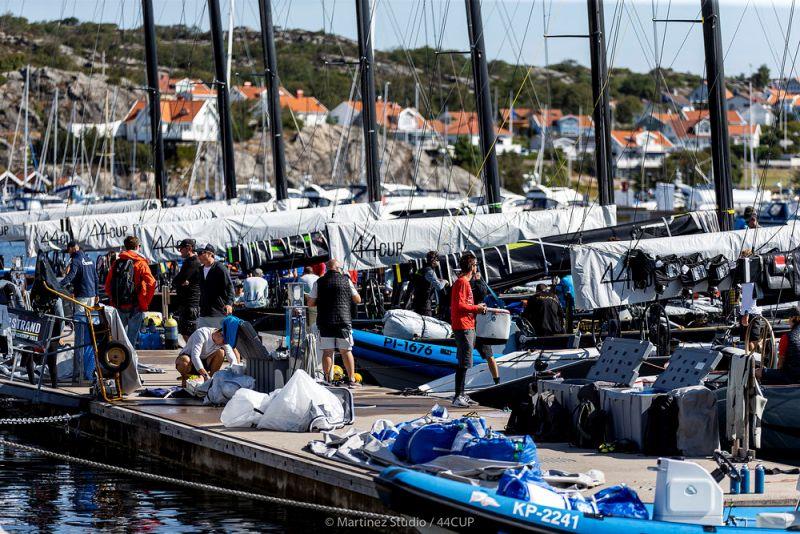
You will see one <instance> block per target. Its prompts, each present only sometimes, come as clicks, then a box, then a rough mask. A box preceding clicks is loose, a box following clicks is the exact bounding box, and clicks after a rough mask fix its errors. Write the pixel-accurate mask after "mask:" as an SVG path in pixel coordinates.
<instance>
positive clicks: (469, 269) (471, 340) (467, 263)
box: [450, 254, 487, 408]
mask: <svg viewBox="0 0 800 534" xmlns="http://www.w3.org/2000/svg"><path fill="white" fill-rule="evenodd" d="M459 267H460V268H461V274H459V275H458V279H457V280H456V282H455V283H454V284H453V288H452V292H451V294H450V322H451V323H452V325H453V334H454V335H455V338H456V354H457V356H458V367H456V384H455V385H456V390H455V395H454V396H453V406H455V407H457V408H466V407H467V406H469V405H470V403H472V402H473V401H471V400H470V398H469V397H468V396H467V395H465V394H464V378H465V377H466V374H467V369H469V368H470V367H472V351H473V350H474V348H475V315H476V314H478V313H481V314H484V313H486V309H487V308H486V304H484V303H480V304H478V305H475V303H474V301H473V299H472V288H471V287H470V284H469V282H470V280H472V277H473V276H474V275H475V273H476V272H477V271H478V260H476V259H475V256H474V255H473V254H464V255H463V256H461V259H460V260H459Z"/></svg>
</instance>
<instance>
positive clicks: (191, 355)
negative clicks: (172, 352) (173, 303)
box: [175, 326, 239, 387]
mask: <svg viewBox="0 0 800 534" xmlns="http://www.w3.org/2000/svg"><path fill="white" fill-rule="evenodd" d="M226 356H227V358H228V360H229V361H230V362H231V363H232V364H237V363H239V354H238V352H237V351H236V350H235V349H232V348H231V346H230V345H227V344H226V343H225V336H224V335H223V334H222V329H221V328H213V327H208V326H206V327H201V328H198V329H197V330H195V331H194V333H193V334H192V335H191V336H189V339H188V340H187V341H186V346H185V347H183V349H181V353H180V354H179V355H178V359H177V360H175V369H177V370H178V373H180V375H181V386H182V387H186V380H187V379H188V378H189V377H190V376H192V375H200V376H202V377H203V378H204V379H206V380H208V379H209V378H211V376H213V374H214V373H216V372H217V371H219V370H220V368H221V367H222V363H223V362H224V361H225V357H226Z"/></svg>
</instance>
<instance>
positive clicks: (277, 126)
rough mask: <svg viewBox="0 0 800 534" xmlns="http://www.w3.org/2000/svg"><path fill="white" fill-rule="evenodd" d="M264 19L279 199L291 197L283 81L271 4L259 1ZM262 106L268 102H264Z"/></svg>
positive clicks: (269, 98) (263, 39)
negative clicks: (282, 115)
mask: <svg viewBox="0 0 800 534" xmlns="http://www.w3.org/2000/svg"><path fill="white" fill-rule="evenodd" d="M258 11H259V13H260V16H261V49H262V51H263V54H264V80H265V81H266V82H267V101H268V102H269V103H268V104H267V111H268V113H269V127H270V133H271V135H270V140H271V141H272V165H273V167H274V169H275V194H276V196H277V197H278V200H285V199H286V198H287V197H288V186H287V183H286V156H285V154H284V150H283V124H282V122H281V97H280V86H281V81H280V78H279V77H278V56H277V54H276V53H275V33H274V29H273V26H272V1H271V0H258ZM262 102H263V103H266V101H264V100H263V99H262Z"/></svg>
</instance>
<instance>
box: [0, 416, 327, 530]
mask: <svg viewBox="0 0 800 534" xmlns="http://www.w3.org/2000/svg"><path fill="white" fill-rule="evenodd" d="M0 437H2V438H4V439H9V440H14V441H20V442H21V443H25V444H29V445H34V446H38V447H41V448H46V449H48V450H53V451H57V452H62V453H67V454H71V455H74V456H80V457H83V458H91V459H94V460H97V461H103V462H107V463H113V464H116V465H123V466H125V467H133V468H138V469H141V470H144V471H148V472H153V473H161V474H169V475H170V476H174V477H177V478H179V477H181V476H182V477H183V478H185V479H190V480H198V481H204V482H208V483H212V484H217V485H220V486H224V487H231V484H230V483H228V482H220V481H218V480H204V479H203V477H202V474H198V473H196V472H188V473H180V470H178V469H175V468H174V467H172V466H169V467H165V466H164V465H163V464H161V465H159V464H158V463H154V462H148V461H141V460H140V461H131V459H130V458H126V453H124V452H122V451H119V450H98V448H97V447H93V445H92V443H89V442H86V441H79V442H75V441H70V442H69V443H68V444H67V443H64V436H63V435H61V434H60V432H58V431H52V430H48V431H47V432H45V435H44V436H43V435H42V434H41V433H37V434H32V433H25V434H10V433H8V432H0ZM238 489H251V490H253V488H238ZM254 491H257V490H254ZM324 519H325V518H324V517H321V516H315V515H314V514H310V513H309V512H307V511H298V510H295V509H285V508H281V507H277V506H275V505H271V504H268V503H261V502H255V501H251V500H249V499H237V498H234V497H226V496H221V495H218V494H212V493H205V492H197V491H190V490H185V489H182V488H178V487H175V486H168V485H159V484H157V483H154V482H149V481H144V480H141V479H137V478H129V477H124V476H120V475H117V474H113V473H109V472H107V471H97V470H93V469H90V468H87V467H83V466H79V465H76V464H69V463H62V462H57V461H54V460H49V459H47V458H42V457H39V456H37V455H33V454H30V453H27V452H20V451H18V450H14V449H11V448H4V447H0V532H2V531H3V530H5V531H7V532H87V531H100V530H102V531H112V532H198V531H203V532H209V531H216V532H248V531H259V532H285V531H287V530H292V531H296V530H301V529H302V530H306V531H308V530H310V529H313V528H319V527H322V526H323V522H324Z"/></svg>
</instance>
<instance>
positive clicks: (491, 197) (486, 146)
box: [466, 0, 503, 213]
mask: <svg viewBox="0 0 800 534" xmlns="http://www.w3.org/2000/svg"><path fill="white" fill-rule="evenodd" d="M466 3H467V30H468V32H469V49H470V56H471V58H472V77H473V80H474V82H475V103H476V108H477V110H478V127H479V132H480V144H481V155H482V156H483V159H482V163H483V164H482V165H481V168H482V170H483V179H484V183H485V186H486V187H485V188H486V204H487V206H488V208H489V212H490V213H500V212H501V211H502V202H503V199H502V197H501V195H500V172H499V171H498V168H497V152H496V150H495V145H496V144H497V135H496V133H495V129H494V118H493V115H492V94H491V92H490V89H489V67H488V65H487V64H486V44H485V42H484V40H483V19H482V17H481V3H480V0H466Z"/></svg>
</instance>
